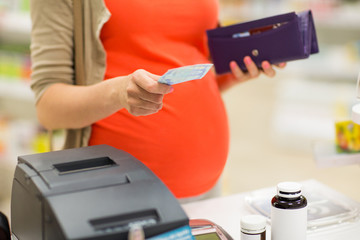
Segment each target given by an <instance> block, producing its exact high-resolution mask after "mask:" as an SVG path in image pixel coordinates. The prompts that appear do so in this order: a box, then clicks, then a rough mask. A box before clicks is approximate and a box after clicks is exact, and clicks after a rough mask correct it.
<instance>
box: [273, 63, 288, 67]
mask: <svg viewBox="0 0 360 240" xmlns="http://www.w3.org/2000/svg"><path fill="white" fill-rule="evenodd" d="M275 66H277V67H278V68H284V67H286V62H282V63H279V64H275Z"/></svg>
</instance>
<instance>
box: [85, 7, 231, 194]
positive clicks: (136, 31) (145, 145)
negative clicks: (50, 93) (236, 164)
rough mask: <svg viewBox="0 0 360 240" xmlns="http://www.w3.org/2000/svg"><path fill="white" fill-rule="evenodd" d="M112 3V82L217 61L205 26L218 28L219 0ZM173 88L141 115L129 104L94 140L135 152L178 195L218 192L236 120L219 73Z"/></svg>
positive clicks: (108, 29) (108, 39)
mask: <svg viewBox="0 0 360 240" xmlns="http://www.w3.org/2000/svg"><path fill="white" fill-rule="evenodd" d="M105 3H106V6H107V8H108V9H109V11H110V12H111V17H110V19H109V21H108V22H107V23H106V24H105V25H104V27H103V29H102V31H101V40H102V42H103V45H104V48H105V50H106V53H107V69H106V74H105V80H106V79H109V78H113V77H116V76H123V75H128V74H130V73H132V72H134V71H135V70H137V69H145V70H147V71H149V72H151V73H154V74H158V75H162V74H164V73H165V72H166V71H167V70H168V69H170V68H176V67H181V66H186V65H192V64H198V63H208V62H209V60H208V59H209V53H208V49H207V43H206V33H205V31H206V30H207V29H210V28H214V27H216V26H217V23H218V3H217V0H196V1H194V0H171V1H169V0H152V1H148V0H130V1H129V0H105ZM173 87H174V91H173V92H172V93H170V94H167V95H166V96H165V98H164V105H163V108H162V109H161V110H160V111H159V112H158V113H155V114H152V115H149V116H140V117H135V116H132V115H131V114H129V113H128V112H127V110H126V109H122V110H120V111H118V112H116V113H115V114H113V115H111V116H109V117H107V118H105V119H102V120H101V121H98V122H96V123H95V124H93V126H92V135H91V138H90V141H89V145H96V144H108V145H110V146H113V147H116V148H119V149H122V150H124V151H126V152H128V153H130V154H132V155H133V156H134V157H136V158H137V159H139V160H140V161H142V162H143V163H144V164H145V165H146V166H148V167H149V168H150V169H151V170H152V171H153V172H154V173H155V174H156V175H157V176H158V177H159V178H160V179H161V180H162V181H163V182H164V183H165V184H166V185H167V186H168V188H169V189H170V190H171V191H172V192H173V193H174V194H175V196H176V197H178V198H182V197H191V196H196V195H199V194H202V193H204V192H206V191H208V190H209V189H211V188H212V187H213V186H214V184H215V183H216V182H217V180H218V178H219V176H220V175H221V172H222V170H223V168H224V166H225V162H226V159H227V154H228V147H229V132H228V122H227V116H226V112H225V108H224V104H223V102H222V99H221V96H220V92H219V89H218V85H217V82H216V79H215V74H214V72H209V73H208V74H207V75H206V76H205V77H204V78H203V79H201V80H194V81H189V82H186V83H181V84H177V85H174V86H173Z"/></svg>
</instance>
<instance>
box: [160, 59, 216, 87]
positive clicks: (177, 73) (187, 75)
mask: <svg viewBox="0 0 360 240" xmlns="http://www.w3.org/2000/svg"><path fill="white" fill-rule="evenodd" d="M212 66H213V64H211V63H207V64H195V65H190V66H185V67H179V68H173V69H169V70H168V71H167V72H166V73H165V74H164V75H162V76H161V77H160V79H159V82H160V83H165V84H168V85H174V84H178V83H182V82H187V81H191V80H195V79H201V78H203V77H204V76H205V74H206V73H207V72H208V71H209V70H210V68H211V67H212Z"/></svg>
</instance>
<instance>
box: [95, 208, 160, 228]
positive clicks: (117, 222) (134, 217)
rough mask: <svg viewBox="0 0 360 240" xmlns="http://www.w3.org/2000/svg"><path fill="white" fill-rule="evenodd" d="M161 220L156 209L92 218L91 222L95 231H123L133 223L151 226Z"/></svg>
mask: <svg viewBox="0 0 360 240" xmlns="http://www.w3.org/2000/svg"><path fill="white" fill-rule="evenodd" d="M158 221H159V215H158V213H157V211H156V210H154V209H152V210H145V211H141V212H134V213H128V214H121V215H116V216H111V217H105V218H99V219H92V220H90V224H91V225H92V227H93V228H94V229H95V231H105V230H106V231H123V230H126V231H127V230H129V229H130V227H131V226H132V225H140V226H142V227H144V226H151V225H155V224H156V223H157V222H158Z"/></svg>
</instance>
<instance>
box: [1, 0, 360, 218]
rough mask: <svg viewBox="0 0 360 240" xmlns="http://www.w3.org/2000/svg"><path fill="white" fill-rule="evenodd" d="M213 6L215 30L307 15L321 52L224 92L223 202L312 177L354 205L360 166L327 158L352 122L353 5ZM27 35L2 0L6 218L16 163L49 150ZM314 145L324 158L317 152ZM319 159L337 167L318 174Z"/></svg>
mask: <svg viewBox="0 0 360 240" xmlns="http://www.w3.org/2000/svg"><path fill="white" fill-rule="evenodd" d="M220 5H221V12H220V22H221V24H222V25H228V24H233V23H238V22H243V21H248V20H255V19H258V18H262V17H266V16H271V15H276V14H281V13H287V12H290V11H296V12H298V11H302V10H307V9H311V10H312V12H313V16H314V19H315V26H316V30H317V35H318V41H319V46H320V53H319V54H316V55H312V56H311V57H310V58H309V59H306V60H301V61H294V62H290V63H288V65H287V67H286V68H285V69H284V70H280V71H278V72H277V75H276V77H275V78H271V79H270V78H266V77H261V78H259V79H257V80H255V81H250V82H246V83H244V84H241V85H238V86H236V87H234V88H232V89H231V90H228V91H227V92H225V93H224V94H223V97H224V102H225V105H226V107H227V109H228V116H229V121H230V128H231V146H230V154H229V161H228V163H227V166H226V168H225V171H224V174H223V177H222V185H223V195H229V194H234V193H239V192H244V191H251V190H255V189H259V188H263V187H270V186H274V185H276V184H277V183H278V182H279V181H285V180H292V181H302V180H307V179H316V180H319V181H321V182H323V183H325V184H327V185H329V186H330V187H332V188H334V189H336V190H338V191H339V192H342V193H344V194H345V195H347V196H349V197H350V198H352V199H354V200H357V201H360V189H359V187H358V184H359V183H360V165H359V164H354V162H352V164H349V158H348V157H347V155H344V154H342V155H337V154H336V153H335V154H334V153H332V152H331V149H332V147H333V146H334V144H335V125H334V124H335V122H336V121H339V120H344V119H345V120H346V119H350V111H351V107H352V105H353V104H355V103H356V79H357V75H358V73H359V70H360V1H359V0H348V1H345V0H342V1H341V0H286V1H285V0H220ZM30 27H31V22H30V18H29V0H0V211H2V212H4V213H5V214H7V215H8V216H9V215H10V197H11V184H12V178H13V174H14V169H15V166H16V162H17V156H19V155H25V154H32V153H37V152H43V151H47V150H48V144H47V135H46V131H44V129H43V128H42V127H41V126H40V125H39V124H38V122H37V120H36V113H35V108H34V99H33V94H32V92H31V91H30V88H29V76H30V58H29V43H30ZM60 136H61V134H60ZM60 138H61V137H60ZM318 144H320V145H326V146H328V148H327V147H325V149H330V150H329V152H330V153H327V152H326V151H325V152H324V156H317V155H316V154H314V149H315V148H316V146H317V145H318ZM329 156H330V157H329ZM319 157H320V158H322V160H324V161H327V160H328V161H329V163H331V162H332V161H334V159H336V160H337V164H336V165H334V166H330V167H326V168H324V167H319V165H317V161H316V159H317V158H319ZM327 157H328V159H327ZM359 159H360V157H359ZM330 165H331V164H330Z"/></svg>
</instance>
